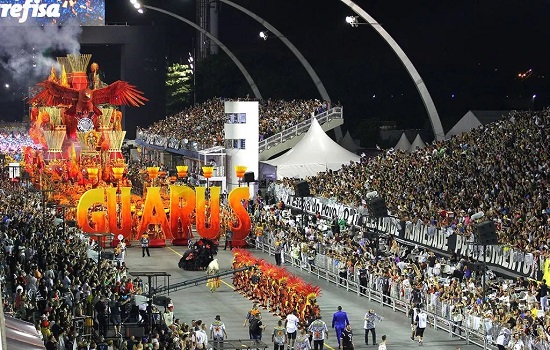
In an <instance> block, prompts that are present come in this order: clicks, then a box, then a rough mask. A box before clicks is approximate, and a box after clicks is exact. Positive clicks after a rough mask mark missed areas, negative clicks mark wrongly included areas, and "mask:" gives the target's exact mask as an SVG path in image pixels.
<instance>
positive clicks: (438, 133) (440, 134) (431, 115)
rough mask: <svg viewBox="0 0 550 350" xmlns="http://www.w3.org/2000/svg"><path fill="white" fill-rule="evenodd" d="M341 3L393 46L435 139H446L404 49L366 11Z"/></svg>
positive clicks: (350, 2)
mask: <svg viewBox="0 0 550 350" xmlns="http://www.w3.org/2000/svg"><path fill="white" fill-rule="evenodd" d="M340 1H342V2H343V3H344V4H346V5H347V6H348V7H349V8H350V9H351V10H352V11H353V12H355V13H356V14H358V15H359V16H361V18H363V19H364V20H365V21H366V22H367V23H368V24H370V25H371V27H372V28H374V29H375V30H376V31H377V32H378V34H380V36H382V38H383V39H384V40H386V42H387V43H388V44H389V45H390V46H391V48H392V49H393V51H394V52H395V53H396V54H397V56H398V57H399V59H400V60H401V62H402V63H403V65H404V66H405V68H406V69H407V71H408V72H409V74H410V76H411V78H412V80H413V81H414V84H415V85H416V89H417V90H418V92H419V93H420V97H421V98H422V102H423V103H424V107H425V108H426V112H428V117H429V118H430V122H431V124H432V129H433V132H434V136H435V139H436V140H437V141H441V140H443V139H445V134H444V133H443V127H442V126H441V120H440V119H439V114H438V113H437V109H436V108H435V105H434V102H433V100H432V97H431V96H430V93H429V92H428V88H427V87H426V84H424V81H423V80H422V78H421V77H420V74H418V71H417V70H416V68H415V67H414V65H413V64H412V62H411V60H409V58H408V57H407V55H406V54H405V52H404V51H403V49H401V47H400V46H399V45H398V44H397V42H396V41H395V40H394V39H393V38H392V37H391V36H390V34H388V32H386V30H385V29H384V28H382V26H381V25H380V23H378V22H377V21H376V20H375V19H374V18H372V17H371V16H370V15H369V14H368V13H367V12H366V11H365V10H363V9H362V8H361V7H359V6H358V5H357V4H355V3H354V2H353V1H351V0H340Z"/></svg>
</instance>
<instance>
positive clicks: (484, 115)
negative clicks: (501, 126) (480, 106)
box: [445, 111, 508, 139]
mask: <svg viewBox="0 0 550 350" xmlns="http://www.w3.org/2000/svg"><path fill="white" fill-rule="evenodd" d="M507 113H508V112H507V111H468V113H466V114H464V116H463V117H462V118H460V120H459V121H458V122H457V123H456V124H455V125H454V126H453V127H452V128H451V130H449V131H448V132H447V134H446V135H445V137H446V138H448V139H449V138H451V137H453V136H455V135H460V134H462V133H464V132H468V131H470V130H472V129H475V128H477V127H478V126H481V125H487V124H489V123H492V122H494V121H497V120H499V119H501V118H502V117H503V116H504V115H506V114H507Z"/></svg>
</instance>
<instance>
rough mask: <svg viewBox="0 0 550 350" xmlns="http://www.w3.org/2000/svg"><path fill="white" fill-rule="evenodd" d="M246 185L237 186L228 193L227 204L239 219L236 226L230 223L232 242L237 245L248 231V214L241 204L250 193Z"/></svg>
mask: <svg viewBox="0 0 550 350" xmlns="http://www.w3.org/2000/svg"><path fill="white" fill-rule="evenodd" d="M248 191H249V189H248V187H238V188H235V189H234V190H233V191H231V192H230V193H229V198H228V200H229V205H230V206H231V209H233V212H234V213H235V216H237V218H238V219H239V224H238V226H233V224H232V225H231V232H233V244H235V245H237V246H239V245H243V244H240V243H239V241H244V239H245V238H246V236H248V233H249V232H250V226H251V225H250V216H249V215H248V213H247V211H246V209H245V208H244V206H243V205H242V201H243V200H248V198H249V197H250V193H249V192H248ZM243 243H244V242H243Z"/></svg>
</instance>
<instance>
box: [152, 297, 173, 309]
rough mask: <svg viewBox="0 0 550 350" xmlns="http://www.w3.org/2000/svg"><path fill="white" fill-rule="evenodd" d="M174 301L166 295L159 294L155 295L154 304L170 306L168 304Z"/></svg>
mask: <svg viewBox="0 0 550 350" xmlns="http://www.w3.org/2000/svg"><path fill="white" fill-rule="evenodd" d="M171 303H172V299H170V298H169V297H165V296H164V295H157V296H155V297H153V304H155V305H158V306H164V307H168V304H171Z"/></svg>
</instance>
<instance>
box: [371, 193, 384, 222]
mask: <svg viewBox="0 0 550 350" xmlns="http://www.w3.org/2000/svg"><path fill="white" fill-rule="evenodd" d="M367 206H368V209H369V214H370V216H371V217H374V218H382V217H385V216H388V208H387V207H386V202H385V201H384V199H383V198H380V197H376V198H372V199H371V200H369V202H368V205H367Z"/></svg>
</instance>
